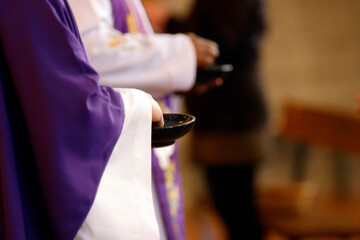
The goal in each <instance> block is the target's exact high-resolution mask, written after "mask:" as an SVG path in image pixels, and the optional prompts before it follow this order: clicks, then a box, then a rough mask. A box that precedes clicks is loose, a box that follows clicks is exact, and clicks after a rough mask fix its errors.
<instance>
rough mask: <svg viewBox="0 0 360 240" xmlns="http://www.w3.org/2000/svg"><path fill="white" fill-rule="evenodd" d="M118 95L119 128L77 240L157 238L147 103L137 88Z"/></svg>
mask: <svg viewBox="0 0 360 240" xmlns="http://www.w3.org/2000/svg"><path fill="white" fill-rule="evenodd" d="M120 93H121V96H122V98H123V102H124V106H125V120H124V125H123V129H122V132H121V135H120V137H119V139H118V142H117V143H116V145H115V147H114V149H113V152H112V154H111V157H110V159H109V162H108V164H107V166H106V168H105V170H104V173H103V176H102V178H101V181H100V184H99V187H98V191H97V193H96V197H95V200H94V203H93V205H92V207H91V209H90V211H89V213H88V215H87V217H86V219H85V221H84V222H83V224H82V226H81V228H80V230H79V231H78V233H77V235H76V238H75V240H98V239H101V240H111V239H117V240H121V239H124V240H127V239H135V240H141V239H159V238H160V236H159V234H160V233H159V227H158V224H157V219H156V215H155V209H154V202H153V201H154V199H153V196H152V194H153V193H152V183H151V181H152V178H151V103H150V99H149V97H148V96H147V95H146V94H145V93H144V92H141V91H139V90H129V89H125V90H120Z"/></svg>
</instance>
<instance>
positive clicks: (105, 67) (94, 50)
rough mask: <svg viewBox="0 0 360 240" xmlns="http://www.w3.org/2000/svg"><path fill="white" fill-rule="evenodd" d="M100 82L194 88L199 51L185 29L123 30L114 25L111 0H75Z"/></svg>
mask: <svg viewBox="0 0 360 240" xmlns="http://www.w3.org/2000/svg"><path fill="white" fill-rule="evenodd" d="M69 3H70V5H71V8H72V10H73V12H74V15H75V19H76V21H77V24H78V27H79V30H80V34H81V37H82V40H83V42H84V45H85V48H86V51H87V53H88V55H89V58H90V62H91V63H92V65H93V66H94V68H95V69H96V70H97V71H98V73H99V75H100V84H102V85H107V86H111V87H131V88H137V89H141V90H143V91H146V92H148V93H150V94H152V95H153V96H155V97H156V96H159V95H163V94H167V93H171V92H174V91H186V90H189V89H190V88H191V87H192V86H193V84H194V81H195V73H196V54H195V50H194V46H193V44H192V42H191V40H190V39H189V38H188V37H187V36H186V35H183V34H150V35H144V34H131V33H126V34H123V33H121V32H119V31H117V30H116V29H114V27H113V16H112V8H111V4H110V1H109V0H69Z"/></svg>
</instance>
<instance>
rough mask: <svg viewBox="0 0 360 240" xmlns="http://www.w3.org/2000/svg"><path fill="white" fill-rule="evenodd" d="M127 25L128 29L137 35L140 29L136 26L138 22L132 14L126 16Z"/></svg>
mask: <svg viewBox="0 0 360 240" xmlns="http://www.w3.org/2000/svg"><path fill="white" fill-rule="evenodd" d="M126 23H127V27H128V31H129V32H131V33H135V32H137V31H138V27H137V25H136V20H135V18H134V16H133V15H132V14H131V13H129V14H128V15H127V16H126Z"/></svg>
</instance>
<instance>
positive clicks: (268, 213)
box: [260, 104, 360, 239]
mask: <svg viewBox="0 0 360 240" xmlns="http://www.w3.org/2000/svg"><path fill="white" fill-rule="evenodd" d="M279 137H281V138H285V139H289V140H292V141H293V142H295V143H296V144H297V149H296V151H295V152H294V153H295V155H294V157H295V160H296V161H295V165H294V174H293V176H294V177H293V178H294V180H295V181H297V180H299V181H301V180H303V178H304V169H305V168H306V156H307V150H308V147H309V146H315V145H316V146H323V147H327V148H329V149H332V150H333V151H334V152H336V153H338V154H336V155H335V156H338V157H337V159H336V161H338V162H339V164H340V166H341V164H342V161H343V158H342V157H341V156H343V155H346V154H351V155H358V156H360V117H359V116H357V115H356V110H355V109H354V115H351V114H350V115H349V114H347V113H341V112H335V111H331V110H327V109H321V108H316V107H312V106H308V105H302V104H288V105H287V106H286V107H285V109H284V122H283V124H282V126H281V128H280V130H279ZM338 174H339V176H337V178H338V181H340V182H341V179H344V177H346V172H341V171H339V173H338ZM326 201H328V202H332V203H331V204H325V203H324V202H326ZM350 203H351V204H352V205H351V204H350ZM260 209H261V213H262V217H263V222H264V225H265V226H266V228H267V229H271V230H272V231H277V232H278V233H281V234H282V235H283V236H285V237H286V238H288V239H301V238H306V237H337V238H347V237H350V236H360V200H359V201H352V200H350V199H347V198H345V197H344V198H342V199H340V200H337V199H336V197H334V198H328V199H327V200H326V199H325V200H324V199H323V200H320V202H319V201H318V202H317V203H316V204H314V206H313V208H309V209H305V210H304V211H286V208H284V209H285V210H284V211H274V209H271V207H270V209H269V207H267V206H266V204H265V207H264V206H263V208H260ZM349 209H350V210H349ZM278 210H279V209H278Z"/></svg>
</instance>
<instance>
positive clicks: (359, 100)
mask: <svg viewBox="0 0 360 240" xmlns="http://www.w3.org/2000/svg"><path fill="white" fill-rule="evenodd" d="M357 101H358V103H359V108H358V113H360V94H359V95H358V96H357Z"/></svg>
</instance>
